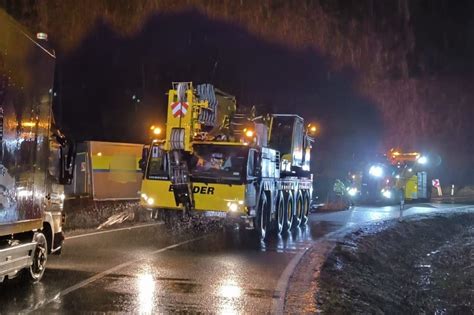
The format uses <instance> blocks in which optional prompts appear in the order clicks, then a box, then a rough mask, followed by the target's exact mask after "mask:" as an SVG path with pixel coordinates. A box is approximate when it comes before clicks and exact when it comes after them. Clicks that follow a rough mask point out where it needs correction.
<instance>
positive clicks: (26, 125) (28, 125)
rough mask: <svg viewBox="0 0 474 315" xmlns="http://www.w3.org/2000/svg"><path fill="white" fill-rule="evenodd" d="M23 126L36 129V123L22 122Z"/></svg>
mask: <svg viewBox="0 0 474 315" xmlns="http://www.w3.org/2000/svg"><path fill="white" fill-rule="evenodd" d="M21 125H22V126H23V127H35V126H36V123H35V122H33V121H25V122H22V123H21Z"/></svg>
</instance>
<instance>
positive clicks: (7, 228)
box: [0, 10, 74, 282]
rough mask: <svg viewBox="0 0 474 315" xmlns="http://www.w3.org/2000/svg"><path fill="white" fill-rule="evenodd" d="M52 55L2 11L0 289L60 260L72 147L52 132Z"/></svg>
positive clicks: (39, 274) (36, 277)
mask: <svg viewBox="0 0 474 315" xmlns="http://www.w3.org/2000/svg"><path fill="white" fill-rule="evenodd" d="M54 66H55V55H54V51H52V50H50V49H49V48H47V47H46V45H43V44H42V43H40V42H37V41H35V40H33V36H32V35H29V34H28V32H27V31H26V30H24V29H23V28H22V27H21V26H19V25H18V24H17V23H15V22H14V21H13V20H12V19H11V18H10V17H9V16H8V15H7V14H6V13H4V11H2V10H0V144H1V150H0V282H3V280H4V279H5V278H13V277H16V276H17V275H18V274H19V273H20V271H22V272H23V271H24V274H25V276H26V278H28V279H29V280H31V281H33V282H36V281H39V280H40V279H41V278H42V276H43V273H44V270H45V267H46V262H47V258H48V254H50V253H56V254H59V253H60V251H61V248H62V244H63V240H64V236H63V232H62V223H63V220H64V217H63V212H62V208H63V200H64V187H63V185H65V184H69V183H71V180H72V176H73V173H72V165H73V160H74V146H73V144H72V143H71V142H70V141H69V140H68V139H67V138H66V137H65V136H64V135H63V134H61V132H60V131H59V130H58V129H57V128H55V127H54V117H52V97H53V95H52V88H53V79H54Z"/></svg>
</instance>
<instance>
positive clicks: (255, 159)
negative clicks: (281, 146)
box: [247, 149, 262, 177]
mask: <svg viewBox="0 0 474 315" xmlns="http://www.w3.org/2000/svg"><path fill="white" fill-rule="evenodd" d="M261 172H262V169H261V163H260V158H259V154H258V152H257V150H255V149H250V151H249V158H248V163H247V177H259V176H260V174H261Z"/></svg>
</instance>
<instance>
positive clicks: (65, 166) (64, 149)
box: [58, 139, 76, 185]
mask: <svg viewBox="0 0 474 315" xmlns="http://www.w3.org/2000/svg"><path fill="white" fill-rule="evenodd" d="M60 144H61V147H60V149H59V179H58V181H59V184H61V185H70V184H71V183H72V179H73V177H74V166H75V163H76V145H75V143H73V142H71V141H68V140H66V139H62V141H60Z"/></svg>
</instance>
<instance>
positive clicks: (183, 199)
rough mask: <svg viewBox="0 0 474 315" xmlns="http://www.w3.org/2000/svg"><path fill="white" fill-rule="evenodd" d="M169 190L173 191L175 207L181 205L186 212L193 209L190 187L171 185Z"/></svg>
mask: <svg viewBox="0 0 474 315" xmlns="http://www.w3.org/2000/svg"><path fill="white" fill-rule="evenodd" d="M171 189H172V190H173V194H174V201H175V202H176V206H179V205H182V206H183V207H185V208H188V209H186V210H190V208H194V198H193V192H192V187H191V185H189V184H174V185H173V184H172V185H171Z"/></svg>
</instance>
